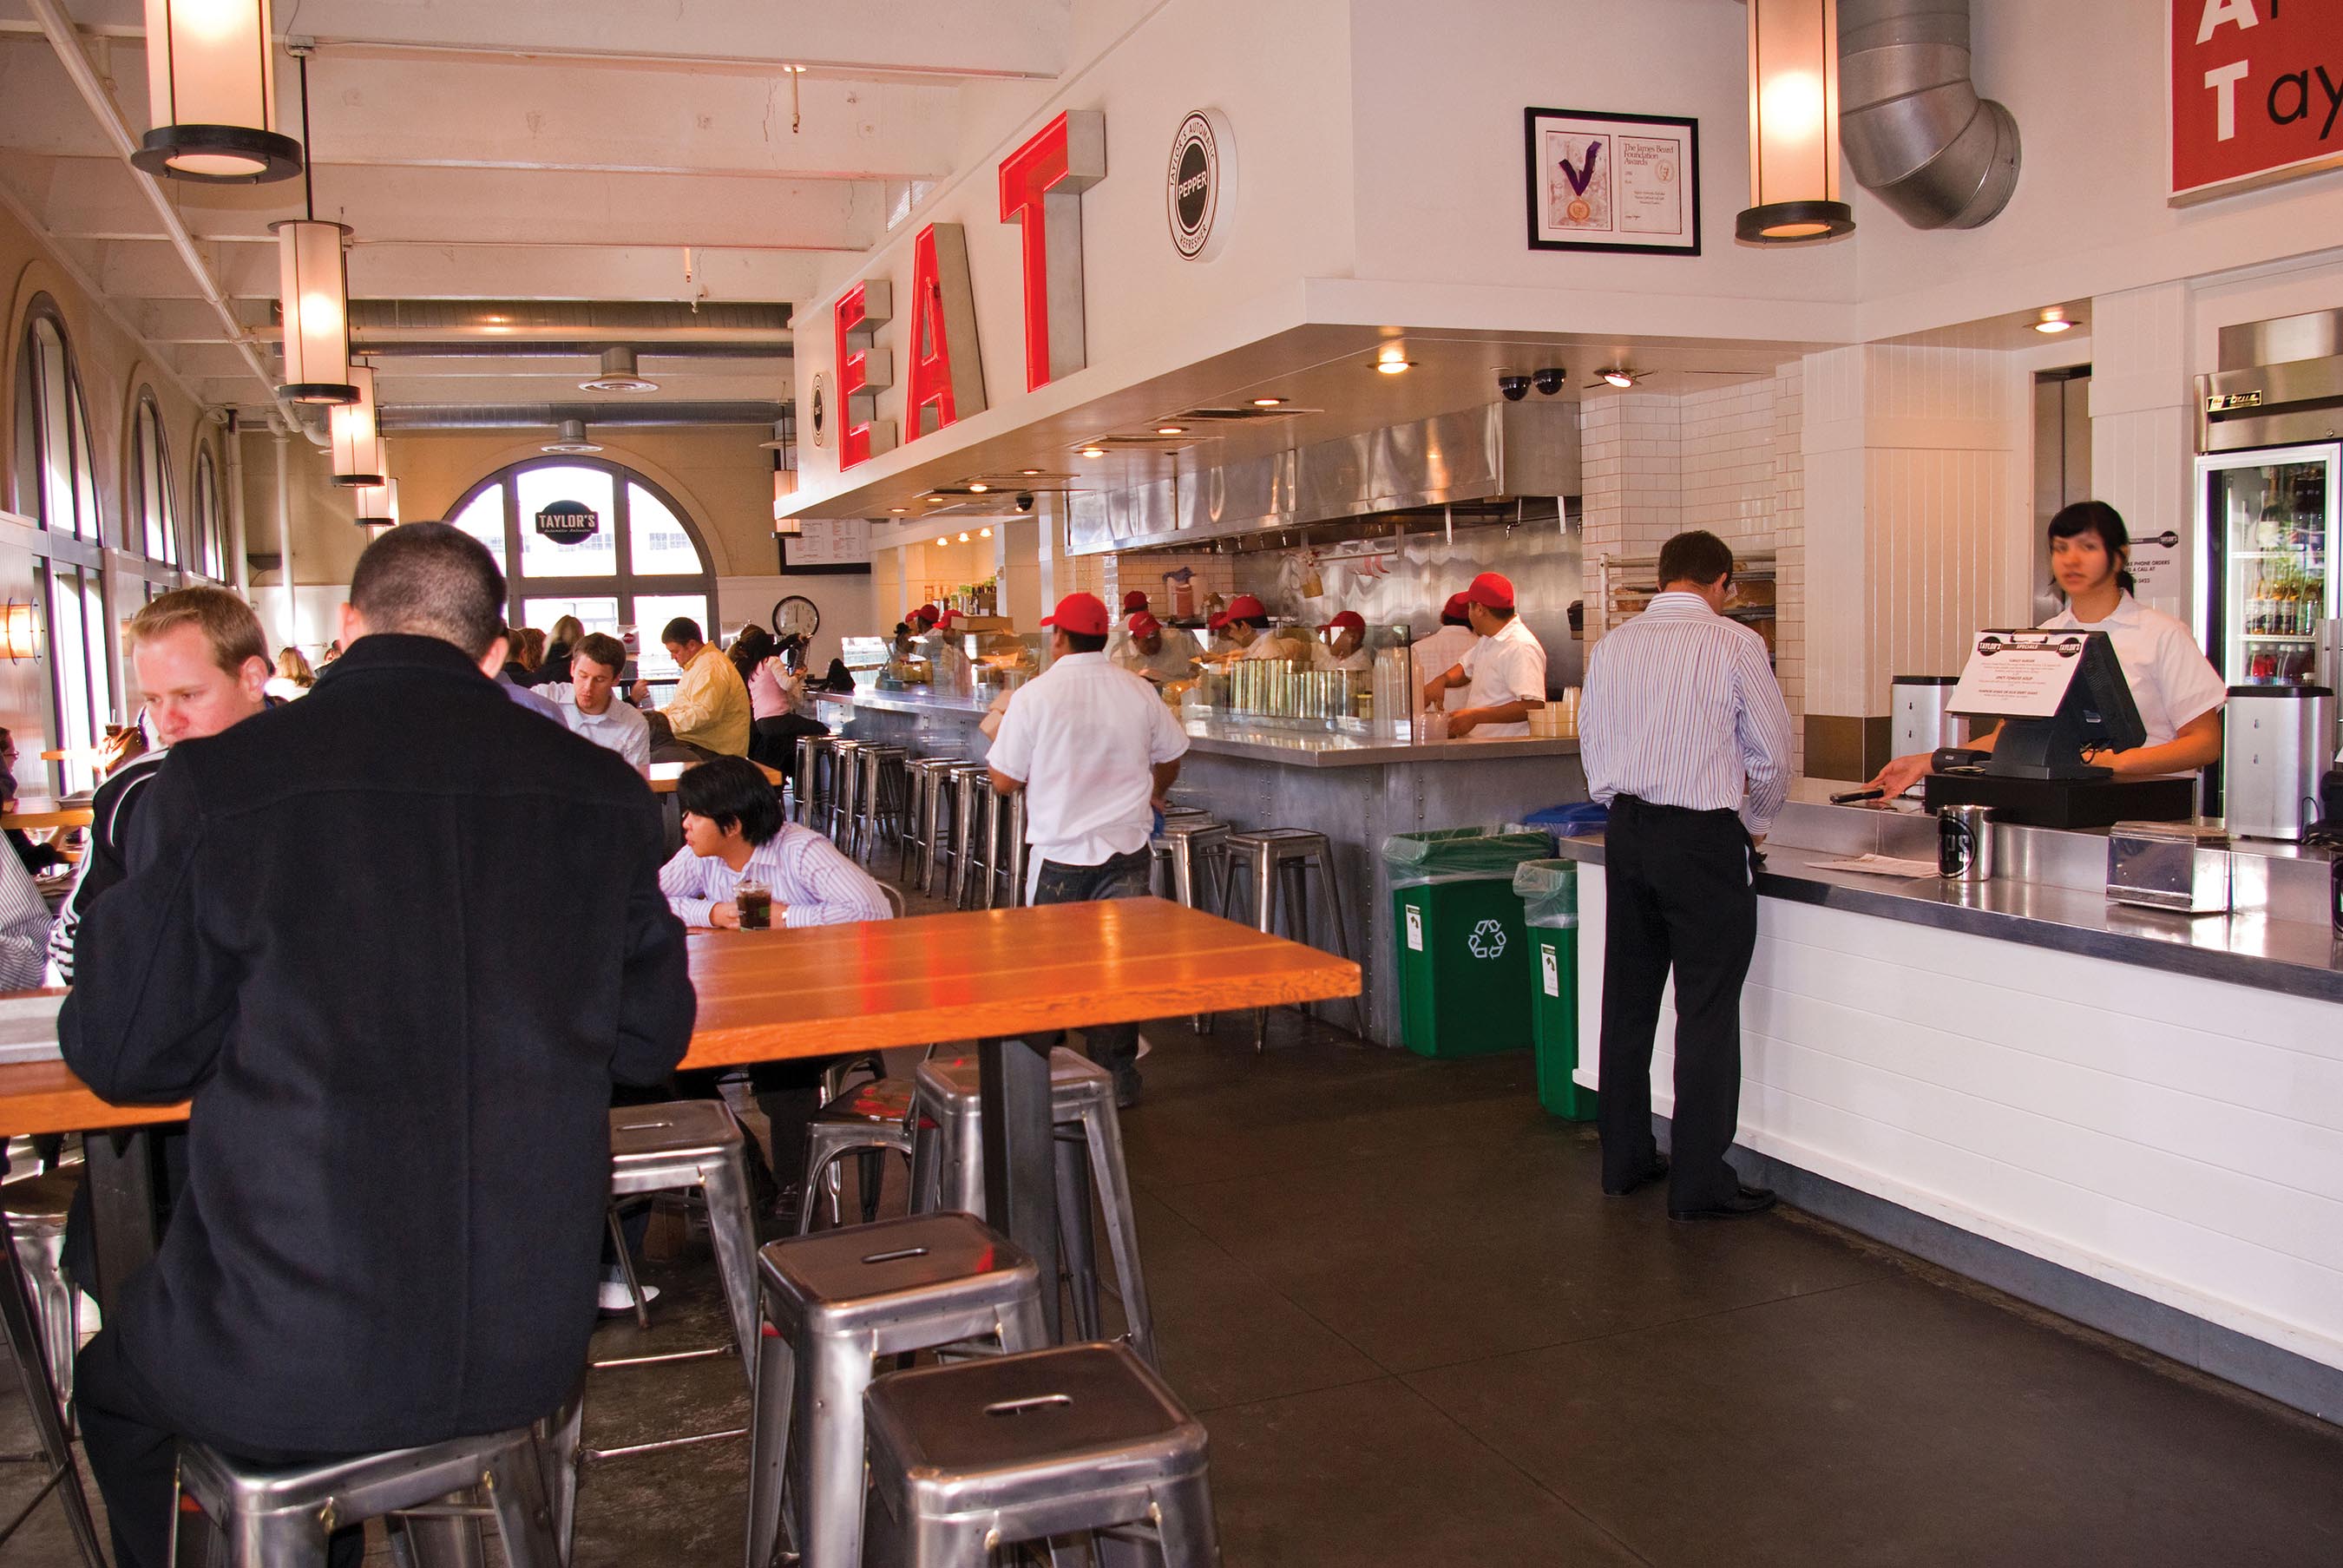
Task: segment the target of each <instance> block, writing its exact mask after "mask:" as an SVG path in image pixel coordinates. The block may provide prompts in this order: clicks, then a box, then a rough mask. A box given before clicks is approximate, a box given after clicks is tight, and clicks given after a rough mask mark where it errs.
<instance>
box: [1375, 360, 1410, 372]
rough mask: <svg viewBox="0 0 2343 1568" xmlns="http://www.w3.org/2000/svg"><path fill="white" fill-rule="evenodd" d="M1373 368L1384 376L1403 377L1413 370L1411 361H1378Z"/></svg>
mask: <svg viewBox="0 0 2343 1568" xmlns="http://www.w3.org/2000/svg"><path fill="white" fill-rule="evenodd" d="M1375 368H1376V369H1377V370H1380V371H1381V372H1383V374H1384V375H1386V376H1404V375H1406V374H1407V373H1408V372H1409V371H1411V370H1413V369H1414V368H1415V361H1414V360H1413V359H1378V360H1376V361H1375Z"/></svg>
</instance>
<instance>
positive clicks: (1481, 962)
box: [1383, 828, 1554, 1058]
mask: <svg viewBox="0 0 2343 1568" xmlns="http://www.w3.org/2000/svg"><path fill="white" fill-rule="evenodd" d="M1553 847H1554V841H1553V840H1552V839H1549V838H1547V837H1546V836H1545V835H1544V833H1501V832H1499V831H1498V830H1497V829H1493V828H1441V829H1433V831H1431V832H1425V833H1395V834H1393V836H1392V837H1390V838H1388V839H1384V840H1383V860H1384V862H1385V864H1386V865H1387V866H1389V868H1390V869H1391V879H1392V929H1393V935H1394V939H1395V942H1396V945H1397V947H1398V950H1399V965H1398V972H1399V1020H1400V1039H1401V1040H1402V1041H1403V1042H1404V1043H1405V1044H1406V1046H1407V1048H1408V1050H1412V1051H1413V1052H1415V1053H1416V1054H1417V1055H1418V1056H1431V1057H1442V1058H1450V1057H1460V1056H1483V1055H1486V1054H1488V1053H1490V1052H1492V1051H1499V1050H1527V1049H1528V1047H1529V1045H1530V1043H1531V1041H1530V1007H1529V1000H1530V973H1531V964H1530V955H1529V950H1528V944H1527V943H1526V941H1525V940H1524V939H1523V932H1522V901H1521V900H1520V899H1519V898H1517V897H1515V896H1514V894H1513V868H1514V867H1516V866H1518V865H1520V864H1521V863H1522V862H1523V860H1530V859H1537V858H1538V857H1539V856H1541V855H1544V854H1545V853H1547V852H1548V851H1549V850H1551V849H1553Z"/></svg>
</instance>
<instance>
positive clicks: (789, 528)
mask: <svg viewBox="0 0 2343 1568" xmlns="http://www.w3.org/2000/svg"><path fill="white" fill-rule="evenodd" d="M796 425H797V420H796V418H795V417H793V416H791V415H788V414H784V415H782V416H781V417H779V418H778V419H776V420H774V421H773V438H772V439H771V440H769V441H759V442H758V443H757V445H758V446H759V447H763V448H764V449H765V450H766V451H768V452H770V453H771V454H772V455H773V532H775V533H777V534H782V535H786V536H788V537H790V538H796V537H798V536H799V535H802V534H803V533H804V532H805V526H804V525H803V524H802V523H800V522H799V520H798V519H797V518H789V517H784V516H782V514H783V513H784V512H786V511H788V510H789V501H790V499H791V498H793V497H795V496H796V495H797V493H798V449H797V443H796V442H795V441H794V440H793V439H791V437H793V436H794V435H795V434H796Z"/></svg>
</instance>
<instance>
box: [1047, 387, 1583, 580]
mask: <svg viewBox="0 0 2343 1568" xmlns="http://www.w3.org/2000/svg"><path fill="white" fill-rule="evenodd" d="M1095 444H1096V445H1100V446H1104V445H1108V444H1109V443H1107V442H1103V441H1101V442H1098V443H1095ZM1199 456H1200V455H1199V454H1198V453H1196V452H1193V451H1184V452H1182V453H1181V454H1179V458H1178V464H1177V468H1176V471H1175V472H1174V473H1173V474H1172V476H1171V477H1166V478H1162V479H1158V480H1155V481H1153V482H1152V483H1150V484H1144V485H1137V486H1133V487H1130V488H1128V489H1122V490H1104V491H1101V490H1077V491H1075V492H1073V493H1072V494H1071V495H1070V496H1068V497H1067V498H1066V536H1067V548H1068V549H1069V550H1070V551H1071V553H1073V554H1076V555H1090V554H1097V553H1100V552H1102V551H1107V550H1127V549H1141V548H1151V547H1160V546H1168V545H1181V546H1186V545H1202V544H1203V543H1205V542H1206V541H1210V540H1216V539H1222V540H1232V541H1240V542H1241V541H1243V540H1245V539H1248V538H1252V537H1254V536H1258V535H1261V534H1263V533H1277V532H1281V531H1285V530H1295V529H1305V528H1318V527H1319V526H1320V525H1325V524H1342V525H1348V526H1350V527H1352V528H1355V527H1356V525H1357V524H1358V522H1359V521H1360V520H1361V519H1365V518H1382V517H1387V516H1392V515H1393V514H1423V515H1424V516H1425V517H1426V518H1428V517H1429V516H1430V513H1429V512H1428V511H1427V509H1428V508H1465V507H1468V506H1470V507H1472V508H1473V509H1474V510H1475V511H1485V512H1486V513H1487V514H1488V517H1489V518H1490V519H1491V520H1504V519H1505V518H1506V516H1507V514H1508V513H1512V514H1513V515H1522V514H1523V510H1524V509H1523V508H1516V507H1515V506H1514V505H1513V503H1514V500H1515V498H1549V505H1548V507H1547V508H1545V515H1546V516H1547V517H1549V518H1551V517H1553V516H1554V515H1556V508H1553V507H1552V505H1551V500H1550V498H1556V497H1565V496H1576V495H1578V494H1580V492H1581V489H1582V486H1581V483H1580V478H1579V437H1578V405H1577V404H1576V403H1574V402H1559V401H1555V402H1547V401H1544V400H1541V401H1539V402H1536V403H1492V404H1489V405H1486V406H1485V407H1477V408H1465V409H1460V410H1458V411H1457V412H1455V413H1453V414H1440V415H1435V416H1433V417H1432V418H1429V419H1419V420H1415V421H1413V422H1411V423H1409V424H1405V425H1390V426H1385V427H1383V428H1382V429H1379V430H1370V431H1366V432H1365V433H1363V434H1361V435H1357V436H1351V437H1342V438H1341V439H1338V440H1332V441H1320V442H1317V443H1314V444H1312V445H1311V446H1308V447H1289V448H1287V449H1286V450H1285V451H1282V452H1277V453H1272V454H1271V455H1270V456H1268V457H1256V458H1252V459H1249V460H1246V461H1243V462H1237V463H1225V464H1216V463H1207V462H1203V461H1200V460H1199ZM1532 504H1533V505H1534V503H1532ZM1427 526H1428V525H1427ZM1223 548H1225V547H1223Z"/></svg>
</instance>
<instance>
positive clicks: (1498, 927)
mask: <svg viewBox="0 0 2343 1568" xmlns="http://www.w3.org/2000/svg"><path fill="white" fill-rule="evenodd" d="M1464 945H1465V946H1466V947H1467V948H1469V949H1471V950H1472V953H1473V957H1474V958H1476V959H1492V960H1493V959H1501V958H1503V957H1504V956H1505V926H1504V922H1503V921H1502V920H1483V921H1482V922H1481V923H1480V924H1479V925H1477V926H1474V927H1473V934H1472V935H1471V936H1469V937H1466V938H1465V939H1464Z"/></svg>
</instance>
